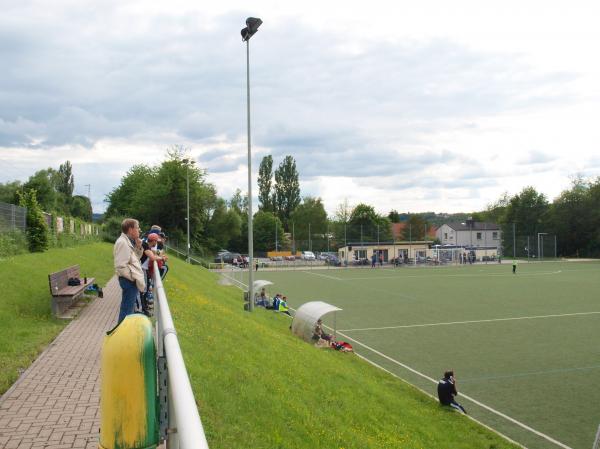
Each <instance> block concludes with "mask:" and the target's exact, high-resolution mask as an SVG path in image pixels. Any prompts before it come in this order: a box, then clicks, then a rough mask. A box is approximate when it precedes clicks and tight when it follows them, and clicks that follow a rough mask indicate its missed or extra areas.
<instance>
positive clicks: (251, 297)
mask: <svg viewBox="0 0 600 449" xmlns="http://www.w3.org/2000/svg"><path fill="white" fill-rule="evenodd" d="M246 106H247V116H248V311H249V312H252V311H253V310H254V291H253V290H254V272H253V271H252V268H253V266H254V255H253V253H254V235H253V230H252V149H251V148H252V147H251V143H250V38H248V39H246Z"/></svg>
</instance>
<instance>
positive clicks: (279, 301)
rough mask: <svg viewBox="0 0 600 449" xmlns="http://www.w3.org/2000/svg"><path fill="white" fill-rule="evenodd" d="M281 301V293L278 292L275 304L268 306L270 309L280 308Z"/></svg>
mask: <svg viewBox="0 0 600 449" xmlns="http://www.w3.org/2000/svg"><path fill="white" fill-rule="evenodd" d="M280 303H281V293H276V294H275V297H274V298H273V306H272V307H267V308H268V309H273V310H279V304H280Z"/></svg>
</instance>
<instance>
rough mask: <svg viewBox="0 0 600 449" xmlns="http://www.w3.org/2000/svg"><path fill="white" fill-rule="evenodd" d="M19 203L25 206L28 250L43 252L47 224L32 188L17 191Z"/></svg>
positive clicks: (46, 243) (46, 241) (46, 242)
mask: <svg viewBox="0 0 600 449" xmlns="http://www.w3.org/2000/svg"><path fill="white" fill-rule="evenodd" d="M17 195H18V196H19V205H20V206H21V207H26V208H27V218H26V220H27V242H28V244H29V251H31V252H43V251H46V250H47V249H48V225H47V224H46V219H45V218H44V214H42V210H41V209H40V206H39V204H38V202H37V198H36V191H35V190H33V189H28V190H24V191H21V192H18V193H17Z"/></svg>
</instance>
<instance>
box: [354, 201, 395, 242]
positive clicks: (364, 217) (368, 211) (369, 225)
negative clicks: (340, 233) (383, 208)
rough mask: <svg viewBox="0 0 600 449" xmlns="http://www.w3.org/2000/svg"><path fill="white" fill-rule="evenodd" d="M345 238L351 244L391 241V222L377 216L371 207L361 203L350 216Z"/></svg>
mask: <svg viewBox="0 0 600 449" xmlns="http://www.w3.org/2000/svg"><path fill="white" fill-rule="evenodd" d="M347 236H348V237H347V239H348V241H351V242H359V241H361V242H377V241H379V242H388V241H391V240H392V230H391V222H390V220H389V218H387V217H381V216H380V215H379V214H377V212H375V209H374V208H373V206H369V205H368V204H364V203H361V204H358V205H357V206H356V207H355V208H354V209H353V210H352V213H351V214H350V220H349V226H348V227H347Z"/></svg>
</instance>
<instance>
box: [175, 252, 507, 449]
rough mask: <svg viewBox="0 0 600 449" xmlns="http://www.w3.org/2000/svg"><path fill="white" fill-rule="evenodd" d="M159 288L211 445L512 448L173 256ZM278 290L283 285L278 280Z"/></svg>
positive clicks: (483, 429) (412, 389)
mask: <svg viewBox="0 0 600 449" xmlns="http://www.w3.org/2000/svg"><path fill="white" fill-rule="evenodd" d="M171 267H172V270H171V271H170V273H169V276H168V278H167V281H166V283H165V287H166V289H167V294H168V296H169V301H170V304H171V309H172V313H173V316H174V320H175V326H176V327H177V331H178V335H179V339H180V342H181V345H182V350H183V353H184V356H185V358H186V364H187V367H188V371H189V374H190V377H191V381H192V386H193V388H194V392H195V396H196V400H197V402H198V404H199V408H200V413H201V417H202V419H203V424H204V426H205V429H206V431H207V437H208V441H209V444H210V445H211V448H213V449H217V448H270V449H273V448H290V449H292V448H294V449H302V448H307V449H308V448H310V449H314V448H344V449H348V448H356V449H359V448H360V449H365V448H426V449H436V448H440V449H442V448H443V449H450V448H464V449H467V448H469V449H473V448H489V449H492V448H496V449H499V448H514V447H517V446H514V445H512V444H511V443H509V442H507V441H505V440H503V439H502V438H500V437H499V436H497V435H496V434H494V433H492V432H490V431H488V430H487V429H485V428H483V427H481V426H479V425H477V424H476V423H474V422H473V421H471V420H469V419H468V418H466V417H464V416H461V415H460V414H458V413H456V412H452V411H449V410H446V409H443V408H441V407H440V406H439V405H438V404H437V403H436V402H435V401H433V400H432V399H431V398H429V397H427V396H425V395H424V394H422V393H421V392H419V391H418V390H416V389H415V388H413V387H411V386H410V385H408V384H406V383H404V382H402V381H400V380H398V379H396V378H394V377H392V376H390V375H389V374H386V373H385V372H383V371H381V370H379V369H377V368H375V367H373V366H371V365H369V364H368V363H366V362H364V361H362V360H361V359H359V358H358V357H356V356H354V355H352V354H342V353H338V352H335V351H331V350H325V349H316V348H314V347H313V346H312V345H309V344H307V343H305V342H303V341H301V340H299V339H298V338H296V337H294V336H292V335H291V333H290V331H289V325H290V321H289V319H288V318H287V317H285V316H283V315H279V314H276V313H274V312H270V311H265V310H262V309H259V310H257V311H255V312H254V313H252V314H250V313H248V312H244V311H243V310H242V301H241V292H240V290H238V289H237V288H234V287H224V286H219V285H217V276H216V275H213V274H212V273H209V272H207V271H206V270H204V269H201V268H198V267H192V266H188V265H186V264H184V263H182V262H179V261H177V260H174V261H172V263H171ZM281 289H282V290H285V286H281Z"/></svg>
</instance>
